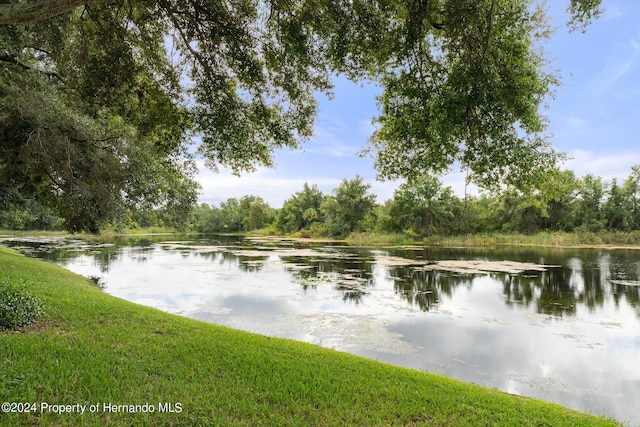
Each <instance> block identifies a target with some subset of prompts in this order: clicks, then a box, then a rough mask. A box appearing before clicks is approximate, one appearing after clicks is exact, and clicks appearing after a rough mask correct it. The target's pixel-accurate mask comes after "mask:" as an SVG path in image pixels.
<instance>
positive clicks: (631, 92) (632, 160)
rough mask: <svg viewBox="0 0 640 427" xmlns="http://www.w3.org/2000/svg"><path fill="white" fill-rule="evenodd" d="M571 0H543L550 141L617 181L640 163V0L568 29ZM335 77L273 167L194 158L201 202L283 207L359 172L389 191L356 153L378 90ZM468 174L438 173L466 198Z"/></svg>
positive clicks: (609, 2)
mask: <svg viewBox="0 0 640 427" xmlns="http://www.w3.org/2000/svg"><path fill="white" fill-rule="evenodd" d="M568 3H569V1H568V0H548V1H547V7H548V9H549V11H548V14H549V16H550V17H551V24H552V25H553V26H554V27H556V33H555V34H554V35H553V36H552V37H551V39H550V40H549V41H548V43H546V44H545V45H544V50H545V54H546V56H547V58H548V59H550V60H551V61H552V62H551V66H552V67H553V69H558V70H559V75H560V77H561V82H562V83H561V85H560V86H559V87H558V88H556V95H555V99H549V100H548V107H547V108H546V109H545V110H543V113H544V114H545V115H546V116H547V117H548V119H549V129H548V132H549V133H550V134H551V138H550V142H551V144H552V146H553V147H554V148H555V149H556V150H559V151H562V152H565V153H567V155H568V156H569V158H570V160H568V161H567V162H566V163H565V164H564V166H563V168H564V169H570V170H573V171H574V172H575V173H576V175H577V176H578V177H581V176H584V175H586V174H589V173H590V174H593V175H596V176H600V177H602V178H603V179H605V180H606V181H610V180H611V179H613V178H616V179H618V181H621V180H624V179H625V178H626V177H627V176H629V173H630V172H631V167H632V166H634V165H640V1H637V0H603V2H602V6H603V9H604V12H603V14H602V15H601V16H600V17H599V18H598V19H596V20H594V21H593V22H592V24H591V25H590V26H588V27H587V29H586V32H584V33H583V32H580V31H575V32H569V30H568V28H567V26H566V25H565V22H566V20H567V15H566V14H565V13H564V9H565V8H566V6H567V5H568ZM334 83H335V88H334V97H333V99H332V100H329V99H327V98H326V97H324V96H319V98H318V102H319V114H318V117H317V119H316V122H315V128H314V133H315V135H314V136H313V137H312V138H311V139H310V140H309V141H307V142H305V143H304V144H303V145H302V147H301V148H300V149H298V150H291V149H282V150H277V151H276V152H275V156H274V160H275V167H274V168H259V169H258V170H257V171H255V172H253V173H244V174H243V175H242V176H241V177H236V176H234V175H232V174H231V172H229V171H228V170H225V169H222V168H221V169H220V171H219V172H217V173H214V172H212V171H210V170H208V169H207V168H206V167H205V166H204V162H201V161H198V166H199V173H198V175H197V177H196V179H197V180H198V181H199V182H200V184H201V186H202V190H201V192H200V196H199V200H200V202H203V203H209V204H212V205H217V206H219V204H220V202H222V201H225V200H227V199H228V198H230V197H236V198H240V197H242V196H244V195H247V194H251V195H256V196H260V197H262V198H263V199H264V200H265V201H266V202H267V203H268V204H269V205H270V206H271V207H274V208H279V207H281V206H282V204H283V202H284V201H285V200H287V199H288V198H290V197H291V196H292V195H293V194H294V193H296V192H298V191H300V190H302V187H303V185H304V183H309V184H310V185H314V184H315V185H317V186H318V188H319V189H320V190H321V191H322V192H323V193H325V194H332V192H333V189H335V188H336V187H337V186H338V185H340V182H342V180H344V179H352V178H354V177H355V176H356V175H359V176H361V177H362V178H363V179H364V180H365V181H366V182H367V183H369V184H370V185H371V190H370V191H371V192H372V193H374V194H376V196H377V201H378V202H379V203H383V202H384V201H385V200H388V199H391V198H392V197H393V191H394V190H395V189H396V188H397V187H398V185H399V184H400V183H401V181H396V182H390V181H386V182H381V181H378V180H377V179H376V171H375V169H374V160H373V158H371V157H364V158H362V157H360V156H358V153H359V152H360V151H361V150H362V149H363V148H364V147H366V145H367V140H368V138H369V136H370V135H371V133H372V131H373V125H372V119H373V118H374V117H375V116H376V115H378V113H379V111H378V107H377V105H376V95H378V94H379V93H380V89H379V88H378V87H376V86H375V85H373V84H366V83H365V84H354V83H351V82H349V81H347V80H346V79H344V78H339V77H338V78H336V80H335V82H334ZM464 178H465V177H464V174H463V173H462V172H460V171H459V170H455V169H452V171H451V172H450V173H449V174H447V175H445V176H442V177H441V181H442V182H443V184H444V185H445V186H449V187H451V188H452V189H453V190H454V192H455V193H456V194H458V195H459V196H462V195H463V194H464V191H465V188H464ZM467 191H468V192H470V193H471V194H474V193H475V192H476V191H477V190H476V189H475V188H468V189H467Z"/></svg>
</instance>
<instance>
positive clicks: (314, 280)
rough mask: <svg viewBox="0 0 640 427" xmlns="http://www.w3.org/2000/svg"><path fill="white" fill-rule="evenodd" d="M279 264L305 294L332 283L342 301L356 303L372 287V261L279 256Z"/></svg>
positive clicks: (352, 258)
mask: <svg viewBox="0 0 640 427" xmlns="http://www.w3.org/2000/svg"><path fill="white" fill-rule="evenodd" d="M281 261H282V262H283V264H284V266H285V269H286V270H287V271H289V272H290V273H291V274H292V275H293V277H294V278H295V281H297V282H298V283H300V285H301V286H302V287H303V289H304V290H305V291H306V290H308V289H315V288H316V287H317V286H318V285H320V284H322V283H326V284H333V288H334V289H335V290H337V291H340V292H341V293H342V300H343V301H345V302H347V301H348V302H353V303H356V304H359V303H360V302H362V299H363V297H364V296H365V295H367V294H368V290H367V288H369V287H371V286H372V285H373V262H372V261H373V259H372V258H355V257H348V256H347V257H344V258H342V257H336V258H324V257H282V258H281Z"/></svg>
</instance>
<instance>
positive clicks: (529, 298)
mask: <svg viewBox="0 0 640 427" xmlns="http://www.w3.org/2000/svg"><path fill="white" fill-rule="evenodd" d="M499 280H500V281H501V282H502V293H503V295H504V297H505V301H504V302H505V304H507V305H508V306H510V307H513V306H514V305H522V306H525V307H529V305H530V304H531V303H532V302H533V301H534V300H535V298H536V292H535V290H536V286H535V282H534V280H532V279H531V278H530V277H523V276H521V275H518V276H516V275H510V274H503V275H502V276H500V277H499Z"/></svg>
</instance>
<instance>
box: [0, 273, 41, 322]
mask: <svg viewBox="0 0 640 427" xmlns="http://www.w3.org/2000/svg"><path fill="white" fill-rule="evenodd" d="M43 313H44V308H43V305H42V302H41V301H40V300H39V299H38V298H36V297H34V296H32V295H31V294H30V293H29V292H28V291H27V290H26V287H25V286H24V285H22V284H16V283H13V282H10V281H8V280H3V281H2V282H0V330H3V329H16V328H18V327H20V326H24V325H28V324H29V323H32V322H33V321H34V320H35V319H37V318H38V317H39V316H41V315H42V314H43Z"/></svg>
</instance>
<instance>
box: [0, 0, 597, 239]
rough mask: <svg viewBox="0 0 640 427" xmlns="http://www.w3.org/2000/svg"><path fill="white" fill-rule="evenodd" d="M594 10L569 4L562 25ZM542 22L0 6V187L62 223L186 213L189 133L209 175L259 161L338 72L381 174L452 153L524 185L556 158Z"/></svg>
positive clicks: (540, 18)
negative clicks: (352, 88)
mask: <svg viewBox="0 0 640 427" xmlns="http://www.w3.org/2000/svg"><path fill="white" fill-rule="evenodd" d="M599 3H600V1H599V0H570V1H569V3H568V10H569V16H570V19H571V21H570V23H571V25H572V26H579V25H581V24H583V23H586V22H588V21H589V19H591V18H592V17H593V16H595V15H596V14H597V12H598V6H599ZM545 19H546V18H545V15H544V12H543V11H542V10H541V9H539V8H538V7H536V2H533V1H527V0H401V1H395V0H393V1H392V0H377V1H370V0H349V1H347V0H308V1H304V0H271V1H252V0H228V1H221V0H196V1H186V0H160V1H146V0H120V1H115V2H105V1H77V0H33V1H17V2H12V3H9V4H0V138H1V140H0V192H4V193H5V194H7V193H9V192H13V193H16V192H17V193H18V194H19V195H20V197H23V198H30V199H35V200H38V201H39V202H41V203H43V204H46V205H47V206H51V207H53V208H54V209H56V211H57V212H58V213H59V214H60V215H61V216H62V217H63V218H64V219H65V221H66V225H67V228H69V229H70V230H80V229H89V230H93V231H95V230H97V229H98V228H99V227H101V226H102V225H104V224H105V223H107V222H109V221H115V220H117V219H118V217H121V216H123V215H126V212H127V210H128V209H138V208H140V207H144V206H164V207H168V208H171V209H174V210H176V211H178V212H180V211H181V210H183V211H186V210H187V209H188V208H189V207H190V206H191V205H192V204H193V202H194V201H195V198H196V188H197V187H196V184H195V183H194V182H193V161H192V158H191V155H192V153H193V151H194V150H191V149H190V148H189V144H190V142H191V141H193V140H194V135H197V136H199V138H196V140H199V141H200V142H199V145H198V146H197V152H198V153H199V154H200V155H202V156H204V158H205V159H206V160H207V162H208V165H209V166H210V167H212V168H214V169H215V168H216V167H217V166H219V165H225V166H228V167H230V168H232V169H233V170H234V171H236V172H241V171H244V170H251V169H252V168H255V167H256V166H257V165H270V164H271V163H272V152H273V150H274V148H277V147H283V146H288V147H296V146H298V144H299V143H300V142H301V141H303V140H304V139H305V138H308V137H309V136H310V135H311V134H312V129H313V119H314V117H315V112H316V102H315V99H314V95H315V94H316V93H317V91H324V92H327V91H330V88H331V78H332V76H333V75H334V74H339V73H342V74H345V75H346V76H348V77H349V78H351V79H353V80H360V79H369V80H374V81H377V82H379V83H380V84H381V86H382V87H383V89H384V91H383V94H382V95H381V97H380V99H379V104H380V108H381V111H380V115H379V116H378V117H377V118H376V119H375V120H376V122H377V124H378V126H377V130H376V131H375V133H374V135H373V136H372V138H371V145H370V150H371V153H372V154H373V155H374V156H375V158H376V165H377V168H378V170H379V172H380V175H381V176H383V177H392V178H393V177H400V176H402V177H409V178H411V177H413V176H419V175H421V174H423V173H424V172H442V171H444V170H446V169H447V168H448V167H450V166H451V165H452V164H454V163H456V162H457V163H458V164H459V165H460V166H461V167H463V168H467V169H468V170H469V171H470V173H471V177H472V179H473V180H474V181H475V182H477V183H479V184H480V185H484V186H490V185H493V184H496V183H500V182H508V183H512V184H514V185H517V186H527V185H530V184H531V182H532V180H535V178H536V174H538V173H539V172H540V171H543V170H545V169H548V168H549V167H552V166H553V165H554V164H555V161H556V159H557V158H558V156H557V155H556V153H554V151H553V150H552V149H551V147H550V146H549V145H548V143H547V142H546V141H545V139H544V128H545V120H544V117H543V116H542V115H541V113H540V107H541V104H542V103H543V102H544V100H545V98H546V97H548V96H549V95H550V94H551V93H552V90H553V86H554V84H555V83H556V76H555V75H554V74H553V73H551V72H549V71H548V69H547V64H546V59H545V57H544V56H543V54H542V52H541V51H540V43H541V42H542V41H543V40H544V38H545V37H548V35H549V31H548V29H547V26H546V22H545ZM0 195H1V194H0ZM0 200H7V198H6V197H5V198H4V199H2V198H1V197H0ZM177 217H179V215H178V216H177Z"/></svg>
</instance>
